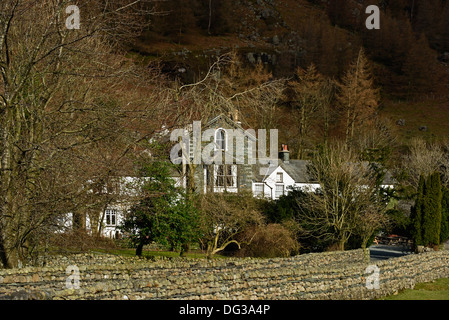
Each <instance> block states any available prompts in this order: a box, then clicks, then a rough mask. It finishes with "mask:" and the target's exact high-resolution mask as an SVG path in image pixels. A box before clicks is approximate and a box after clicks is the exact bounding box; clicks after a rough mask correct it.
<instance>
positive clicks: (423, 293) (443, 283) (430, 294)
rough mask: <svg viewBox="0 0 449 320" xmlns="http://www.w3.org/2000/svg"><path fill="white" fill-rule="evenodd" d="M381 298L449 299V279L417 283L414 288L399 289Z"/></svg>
mask: <svg viewBox="0 0 449 320" xmlns="http://www.w3.org/2000/svg"><path fill="white" fill-rule="evenodd" d="M382 300H449V279H448V278H442V279H438V280H435V281H432V282H426V283H419V284H417V285H416V286H415V288H414V289H407V290H403V291H400V292H399V293H398V294H397V295H391V296H388V297H385V298H383V299H382Z"/></svg>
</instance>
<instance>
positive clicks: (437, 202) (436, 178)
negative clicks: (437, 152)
mask: <svg viewBox="0 0 449 320" xmlns="http://www.w3.org/2000/svg"><path fill="white" fill-rule="evenodd" d="M426 185H427V186H428V187H426V196H425V200H424V211H423V216H422V241H423V244H424V245H425V246H432V245H438V244H439V243H440V230H441V198H442V193H441V182H440V175H439V173H434V174H432V175H431V176H430V177H429V178H428V179H427V182H426Z"/></svg>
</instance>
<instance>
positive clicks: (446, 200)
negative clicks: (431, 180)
mask: <svg viewBox="0 0 449 320" xmlns="http://www.w3.org/2000/svg"><path fill="white" fill-rule="evenodd" d="M441 191H442V199H441V231H440V243H442V242H444V241H446V240H447V239H449V189H448V188H447V187H445V186H443V188H442V190H441Z"/></svg>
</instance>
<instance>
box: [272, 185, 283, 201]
mask: <svg viewBox="0 0 449 320" xmlns="http://www.w3.org/2000/svg"><path fill="white" fill-rule="evenodd" d="M282 195H284V185H282V184H277V185H276V190H275V193H274V197H275V198H276V199H278V198H279V197H280V196H282Z"/></svg>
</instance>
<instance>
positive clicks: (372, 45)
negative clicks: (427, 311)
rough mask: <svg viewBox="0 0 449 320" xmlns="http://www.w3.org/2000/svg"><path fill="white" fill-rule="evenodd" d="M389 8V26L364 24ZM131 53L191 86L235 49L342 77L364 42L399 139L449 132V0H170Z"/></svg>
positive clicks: (283, 70) (285, 72)
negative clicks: (372, 12) (372, 7)
mask: <svg viewBox="0 0 449 320" xmlns="http://www.w3.org/2000/svg"><path fill="white" fill-rule="evenodd" d="M369 4H377V5H378V6H379V7H380V9H381V29H380V30H367V29H366V28H365V19H366V17H367V16H368V15H367V14H365V7H366V6H367V5H369ZM155 11H156V12H159V14H156V15H154V16H153V17H152V20H153V21H152V22H153V23H152V27H151V28H150V29H148V30H146V31H145V32H144V33H143V34H142V36H141V37H140V38H139V39H138V41H136V42H134V43H132V44H130V46H129V51H130V52H131V54H132V55H134V56H135V57H136V58H139V59H142V61H143V62H149V61H153V60H160V61H161V64H162V66H163V68H162V69H163V71H164V72H166V73H167V74H169V75H170V76H172V77H173V78H179V79H181V81H184V82H191V81H194V80H195V79H198V78H199V77H200V76H201V74H204V72H205V71H206V70H207V68H208V67H209V66H210V64H211V63H212V62H213V61H215V59H216V58H217V57H218V56H219V55H221V54H223V53H225V52H228V51H230V50H231V49H235V50H237V51H238V52H239V53H240V54H241V56H242V57H243V59H244V60H245V61H246V62H247V63H249V64H251V63H252V64H254V63H256V62H263V63H264V64H265V65H266V66H267V68H269V69H270V70H271V71H272V73H273V76H274V77H291V76H293V74H294V72H295V69H296V67H297V66H301V67H307V66H308V65H310V64H311V63H314V64H315V65H316V66H317V68H318V70H319V71H320V72H321V73H322V74H324V75H326V76H328V77H332V78H335V79H339V78H340V77H341V76H342V74H343V73H344V72H345V70H346V69H347V67H348V65H349V63H350V62H351V61H352V60H353V59H354V57H355V56H356V55H357V53H358V51H359V49H360V47H362V46H363V47H364V48H365V50H366V52H367V55H368V57H369V58H370V59H371V61H372V63H373V66H374V76H375V81H376V85H377V86H378V87H379V88H380V89H381V93H382V100H381V105H380V112H379V115H380V116H385V117H386V118H389V119H390V120H391V122H392V123H394V124H395V126H396V128H395V129H396V130H397V132H398V134H399V137H400V139H401V141H403V142H406V141H408V139H410V138H411V137H414V136H423V137H426V138H430V139H433V138H441V137H446V136H447V134H448V133H449V127H448V121H447V120H449V94H448V92H449V85H448V84H449V69H448V62H449V52H448V51H449V28H447V26H448V21H449V2H447V1H444V0H431V1H419V0H395V1H387V0H383V1H370V3H368V2H367V1H364V0H358V1H355V0H339V1H337V0H309V1H307V0H238V1H226V0H211V1H205V0H203V1H201V0H169V1H164V2H160V3H158V5H157V7H156V10H155Z"/></svg>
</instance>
